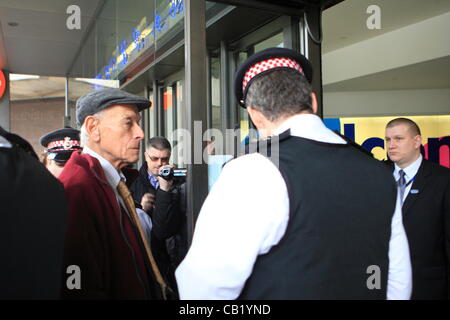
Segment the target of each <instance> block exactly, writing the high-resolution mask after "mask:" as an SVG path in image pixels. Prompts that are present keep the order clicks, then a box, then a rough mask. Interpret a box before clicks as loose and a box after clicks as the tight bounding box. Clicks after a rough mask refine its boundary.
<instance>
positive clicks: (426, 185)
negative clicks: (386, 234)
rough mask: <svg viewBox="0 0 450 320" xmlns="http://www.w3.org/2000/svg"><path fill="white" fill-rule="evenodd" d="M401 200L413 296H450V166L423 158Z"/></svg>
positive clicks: (422, 297) (443, 297) (420, 297)
mask: <svg viewBox="0 0 450 320" xmlns="http://www.w3.org/2000/svg"><path fill="white" fill-rule="evenodd" d="M411 190H418V193H411V192H410V193H409V194H408V196H407V198H406V199H405V202H404V203H403V208H402V209H403V210H402V211H403V225H404V227H405V232H406V235H407V237H408V242H409V248H410V252H411V263H412V271H413V292H412V297H411V298H412V299H448V298H450V279H449V275H450V169H448V168H445V167H442V166H439V165H438V164H435V163H433V162H430V161H427V160H425V159H423V160H422V164H421V165H420V168H419V171H418V172H417V174H416V177H415V178H414V181H413V184H412V186H411Z"/></svg>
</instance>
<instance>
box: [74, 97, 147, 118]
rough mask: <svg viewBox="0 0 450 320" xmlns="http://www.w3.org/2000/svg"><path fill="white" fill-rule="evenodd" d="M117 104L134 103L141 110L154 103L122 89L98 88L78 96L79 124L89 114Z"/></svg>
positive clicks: (77, 112)
mask: <svg viewBox="0 0 450 320" xmlns="http://www.w3.org/2000/svg"><path fill="white" fill-rule="evenodd" d="M117 104H134V105H135V106H136V107H137V108H138V110H139V111H142V110H144V109H147V108H150V106H151V105H152V103H151V102H150V100H148V99H145V98H143V97H140V96H136V95H134V94H131V93H128V92H126V91H123V90H120V89H115V88H106V89H100V90H96V91H93V92H90V93H88V94H85V95H84V96H81V97H80V98H78V100H77V107H76V115H77V124H78V125H79V126H81V125H82V124H83V123H84V119H85V118H86V117H87V116H90V115H93V114H95V113H97V112H99V111H102V110H104V109H106V108H108V107H111V106H113V105H117Z"/></svg>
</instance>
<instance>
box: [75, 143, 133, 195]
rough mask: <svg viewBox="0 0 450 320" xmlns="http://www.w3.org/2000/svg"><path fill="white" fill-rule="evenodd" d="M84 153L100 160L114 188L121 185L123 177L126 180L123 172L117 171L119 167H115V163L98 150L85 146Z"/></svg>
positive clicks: (109, 182)
mask: <svg viewBox="0 0 450 320" xmlns="http://www.w3.org/2000/svg"><path fill="white" fill-rule="evenodd" d="M83 153H86V154H88V155H90V156H92V157H94V158H96V159H97V160H98V161H99V162H100V165H101V166H102V168H103V171H104V172H105V176H106V180H107V181H108V184H109V185H110V186H111V187H112V188H113V189H114V190H115V189H116V188H117V186H118V185H119V182H120V180H121V179H122V180H123V181H124V182H125V180H126V179H125V176H124V175H123V173H122V172H121V171H117V169H116V168H114V167H113V165H112V164H111V163H110V162H109V161H108V160H106V159H105V158H103V157H102V156H101V155H99V154H98V153H97V152H95V151H93V150H92V149H89V148H88V147H84V148H83Z"/></svg>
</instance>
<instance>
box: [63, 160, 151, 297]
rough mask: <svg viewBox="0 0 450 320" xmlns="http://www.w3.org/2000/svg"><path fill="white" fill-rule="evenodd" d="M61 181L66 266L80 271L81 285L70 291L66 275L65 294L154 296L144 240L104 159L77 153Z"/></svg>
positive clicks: (74, 295) (82, 295) (69, 162)
mask: <svg viewBox="0 0 450 320" xmlns="http://www.w3.org/2000/svg"><path fill="white" fill-rule="evenodd" d="M59 179H60V180H61V182H62V183H63V185H64V189H65V193H66V197H67V202H68V207H69V219H68V229H67V232H66V237H65V252H64V270H66V268H67V267H68V266H69V265H77V266H79V267H80V269H81V289H72V290H69V289H68V288H67V286H66V280H67V279H68V278H69V277H70V276H71V274H65V275H64V276H65V277H64V279H63V283H64V286H63V288H64V289H63V298H69V299H74V298H75V299H146V298H155V294H156V293H155V292H156V291H155V288H156V286H155V281H154V279H153V276H152V273H151V269H149V263H148V259H147V257H146V256H145V251H144V250H143V246H142V242H141V240H140V239H139V238H138V237H137V234H138V233H137V231H136V229H135V227H134V226H133V225H132V224H131V222H130V218H129V217H128V215H127V213H126V212H125V211H124V210H123V209H121V207H120V206H119V204H118V202H117V200H116V197H115V194H114V192H113V190H112V189H111V187H110V186H109V184H108V182H107V180H106V177H105V174H104V172H103V169H102V167H101V165H100V162H99V161H98V160H97V159H96V158H93V157H91V156H90V155H87V154H80V153H77V152H74V153H73V154H72V156H71V158H70V160H69V161H68V162H67V164H66V166H65V168H64V171H63V172H62V174H61V175H60V177H59Z"/></svg>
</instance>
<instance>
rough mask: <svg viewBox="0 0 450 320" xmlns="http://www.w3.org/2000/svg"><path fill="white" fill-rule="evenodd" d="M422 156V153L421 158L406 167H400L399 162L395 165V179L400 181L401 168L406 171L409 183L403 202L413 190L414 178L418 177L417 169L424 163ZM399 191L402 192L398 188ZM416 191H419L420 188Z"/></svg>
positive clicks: (406, 178) (406, 179)
mask: <svg viewBox="0 0 450 320" xmlns="http://www.w3.org/2000/svg"><path fill="white" fill-rule="evenodd" d="M422 158H423V157H422V155H419V158H417V160H416V161H414V162H413V163H411V164H410V165H409V166H407V167H406V168H405V169H402V168H400V167H399V166H398V165H397V164H395V165H394V179H395V181H398V179H400V174H399V171H400V170H403V171H404V172H405V181H406V183H407V186H406V188H405V193H404V194H403V199H402V200H403V203H404V202H405V200H406V197H407V196H408V194H409V193H410V191H411V187H412V185H413V179H414V178H415V177H416V174H417V171H419V168H420V165H421V164H422ZM397 188H398V187H397ZM398 189H399V188H398ZM398 192H399V193H398V194H400V190H398ZM416 192H418V190H417V191H416Z"/></svg>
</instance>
